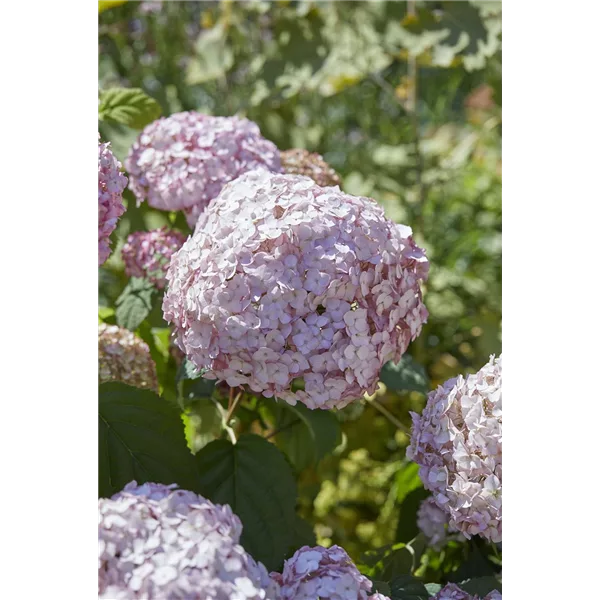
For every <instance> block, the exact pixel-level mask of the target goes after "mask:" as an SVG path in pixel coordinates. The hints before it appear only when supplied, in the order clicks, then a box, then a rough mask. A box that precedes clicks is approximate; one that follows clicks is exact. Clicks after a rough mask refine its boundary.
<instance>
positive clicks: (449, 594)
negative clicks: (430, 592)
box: [432, 583, 502, 600]
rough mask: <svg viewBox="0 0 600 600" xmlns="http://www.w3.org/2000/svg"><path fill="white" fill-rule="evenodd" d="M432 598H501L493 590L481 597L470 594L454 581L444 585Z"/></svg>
mask: <svg viewBox="0 0 600 600" xmlns="http://www.w3.org/2000/svg"><path fill="white" fill-rule="evenodd" d="M432 600H502V594H501V593H500V592H498V591H497V590H494V591H492V592H490V593H489V594H487V595H486V596H484V597H483V599H482V598H481V597H480V596H477V595H475V596H471V594H469V593H468V592H465V591H464V590H463V589H461V588H460V587H458V586H457V585H456V584H455V583H448V584H447V585H445V586H444V587H443V588H442V589H441V590H440V591H439V592H438V593H437V594H436V595H435V596H434V597H433V598H432Z"/></svg>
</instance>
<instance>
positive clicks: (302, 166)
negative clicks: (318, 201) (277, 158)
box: [281, 148, 340, 187]
mask: <svg viewBox="0 0 600 600" xmlns="http://www.w3.org/2000/svg"><path fill="white" fill-rule="evenodd" d="M281 168H282V169H283V172H284V173H287V174H288V175H304V176H306V177H310V178H311V179H312V180H313V181H314V182H315V183H316V184H317V185H320V186H321V187H329V186H334V185H340V176H339V175H338V174H337V173H336V172H335V171H334V170H333V169H332V168H331V167H330V166H329V165H328V164H327V163H326V162H325V161H324V160H323V157H322V156H321V155H320V154H317V153H316V152H309V151H308V150H304V149H303V148H292V149H291V150H284V151H283V152H282V153H281Z"/></svg>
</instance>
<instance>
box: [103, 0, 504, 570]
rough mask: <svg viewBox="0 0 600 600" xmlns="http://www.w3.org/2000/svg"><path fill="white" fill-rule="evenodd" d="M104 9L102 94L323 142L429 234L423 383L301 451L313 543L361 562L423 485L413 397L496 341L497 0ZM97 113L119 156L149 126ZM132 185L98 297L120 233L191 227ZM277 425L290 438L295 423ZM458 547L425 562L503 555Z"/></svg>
mask: <svg viewBox="0 0 600 600" xmlns="http://www.w3.org/2000/svg"><path fill="white" fill-rule="evenodd" d="M100 9H101V14H100V17H99V30H98V33H99V87H100V89H101V90H106V89H109V88H111V87H115V86H122V87H139V88H142V89H143V90H144V91H145V92H146V93H147V94H148V95H150V96H152V97H153V98H155V99H156V100H157V101H158V102H159V104H160V105H161V108H162V114H163V115H169V114H172V113H174V112H179V111H183V110H198V111H201V112H205V113H209V114H213V115H233V114H239V115H243V116H246V117H248V118H250V119H252V120H253V121H255V122H256V123H258V125H259V126H260V129H261V131H262V133H263V135H264V136H265V137H267V138H269V139H271V140H272V141H273V142H275V144H277V146H278V147H279V148H280V149H282V150H283V149H287V148H291V147H301V148H307V149H308V150H310V151H316V152H319V153H320V154H322V155H323V157H324V158H325V160H326V161H327V162H328V163H330V164H331V165H332V166H333V167H334V168H335V169H336V170H337V171H338V172H339V173H340V175H341V177H342V181H343V183H342V189H343V190H344V191H346V192H348V193H351V194H355V195H366V196H370V197H373V198H375V199H376V200H377V201H378V202H380V203H381V204H382V205H383V207H384V208H385V211H386V214H387V215H388V216H389V217H390V218H392V219H394V220H396V221H398V222H402V223H405V224H407V225H410V226H411V227H412V228H413V231H414V234H415V238H416V241H417V243H418V244H420V245H422V246H423V247H425V248H426V250H427V255H428V257H429V260H430V263H431V270H430V278H429V281H428V283H427V285H426V286H425V289H424V292H425V304H426V306H427V308H428V309H429V313H430V315H429V320H428V323H427V325H426V326H425V327H424V328H423V332H422V334H421V336H420V337H419V338H418V339H417V340H416V341H415V342H413V343H412V345H411V347H410V349H409V352H410V354H411V356H412V358H413V359H414V361H415V362H416V363H418V364H420V365H422V366H423V367H424V373H423V380H424V381H425V384H424V385H418V386H413V387H414V389H412V390H411V391H407V390H406V386H402V385H401V386H395V385H394V384H393V377H392V379H390V380H388V385H387V387H386V385H385V384H383V383H382V384H380V389H379V391H378V392H377V393H376V394H375V396H374V397H373V398H371V399H364V400H362V401H361V402H360V403H357V404H356V406H353V407H349V408H348V409H344V410H343V411H340V412H339V413H338V414H337V417H338V419H339V421H340V423H341V432H340V436H339V440H337V441H338V442H340V443H339V444H338V445H337V448H336V450H335V452H334V453H333V455H331V454H330V455H328V456H325V457H324V458H322V459H321V460H318V459H319V456H318V455H313V456H311V457H309V459H306V457H304V458H302V459H301V460H299V461H298V462H297V463H296V465H295V467H296V470H297V475H298V480H299V493H300V507H299V508H300V513H301V514H302V516H303V517H304V518H305V519H306V520H307V521H308V522H309V523H310V524H311V525H312V526H313V528H314V532H315V534H316V536H317V540H318V542H319V543H321V544H323V545H329V544H333V543H339V544H341V545H342V546H344V548H346V549H347V550H348V552H349V553H350V554H351V556H352V557H353V558H354V559H355V560H359V557H360V556H362V555H363V553H364V552H366V551H367V550H372V549H373V548H378V547H384V546H386V545H389V544H393V543H395V542H408V541H409V540H410V539H412V538H414V536H416V535H417V528H416V510H417V507H418V504H419V502H420V500H421V499H422V498H424V497H425V496H426V495H427V494H426V492H425V491H424V490H423V488H422V485H421V483H420V480H419V478H418V474H417V468H416V465H414V464H411V463H409V462H407V461H406V459H405V448H406V445H407V442H408V435H407V433H408V432H409V428H410V415H409V411H410V410H417V411H420V410H421V408H422V407H423V404H424V401H425V395H424V393H423V392H424V391H426V390H427V389H432V388H433V387H435V386H437V385H439V384H440V383H442V382H443V381H444V380H446V379H448V378H449V377H453V376H455V375H457V374H458V373H468V372H475V371H477V370H478V369H479V368H480V367H481V366H482V365H483V364H484V363H485V362H486V361H487V360H488V358H489V355H490V354H492V353H495V354H496V355H498V354H499V353H500V352H501V239H502V236H501V169H502V162H501V130H502V114H501V104H502V94H501V92H502V88H501V50H500V46H501V44H500V38H501V13H500V10H501V4H500V2H474V1H471V2H305V1H302V2H290V1H280V2H252V1H251V2H243V3H242V2H238V3H234V2H229V1H222V2H162V3H161V2H104V3H102V2H101V3H100ZM99 127H100V132H101V134H102V137H103V139H105V140H109V141H111V143H112V147H113V150H114V151H115V153H116V154H117V156H118V157H119V158H120V159H121V160H123V159H124V157H125V156H126V154H127V151H128V149H129V147H130V145H131V143H132V141H133V140H134V139H135V137H136V136H137V135H138V132H137V131H135V130H132V129H128V128H126V127H123V126H119V125H116V124H115V125H109V124H107V123H101V124H100V125H99ZM125 198H126V200H127V202H128V211H127V212H126V214H125V215H124V216H123V218H122V219H121V221H120V224H119V227H118V229H117V231H116V232H115V234H114V238H113V239H114V242H113V245H114V247H115V248H116V251H115V252H114V253H113V255H112V257H111V259H110V260H109V261H108V262H107V263H106V264H105V265H104V266H103V267H102V268H101V269H100V275H99V278H100V282H99V283H100V298H99V302H100V305H101V306H104V307H111V306H114V302H115V299H116V298H117V297H118V295H119V294H120V292H121V291H122V290H123V288H124V286H125V284H126V282H127V279H126V277H125V276H124V274H123V265H122V262H121V259H120V247H121V246H122V244H123V241H124V239H125V237H126V236H127V234H128V233H130V232H131V231H135V230H139V229H149V228H154V227H159V226H162V225H164V224H171V225H175V226H176V227H178V228H180V229H181V230H183V231H185V232H189V229H188V228H187V225H186V224H185V221H184V220H183V219H182V218H181V215H175V214H169V213H164V212H159V211H156V210H153V209H151V208H149V207H148V206H147V205H146V204H144V205H142V206H141V207H139V208H138V207H136V206H135V203H134V201H133V197H132V195H131V193H130V192H128V191H127V192H126V194H125ZM159 305H160V303H159ZM159 305H158V306H157V307H156V308H157V310H155V311H154V312H155V313H156V314H153V315H151V318H150V319H149V320H148V322H147V323H144V324H143V325H142V330H141V331H140V335H142V336H143V337H144V338H145V339H146V340H147V341H149V343H150V344H151V349H152V352H153V354H155V356H156V358H157V365H158V368H159V378H161V377H162V378H163V379H164V378H166V377H167V372H166V371H167V370H168V369H171V370H172V371H173V372H174V369H175V368H176V366H175V365H174V359H173V357H172V356H170V354H169V348H168V330H167V329H166V324H165V323H164V322H163V321H162V316H161V314H160V306H159ZM104 310H105V316H106V319H105V320H107V321H108V322H111V318H113V317H112V313H111V309H110V308H107V309H104ZM161 357H162V358H161ZM171 375H172V373H171ZM425 378H426V379H425ZM426 380H427V381H426ZM390 382H391V383H390ZM408 387H410V386H408ZM395 388H397V389H395ZM163 392H164V393H165V395H166V390H163ZM204 433H205V432H204ZM274 439H275V441H276V442H277V443H278V444H280V445H281V444H284V445H285V444H287V449H288V450H289V448H290V447H291V446H290V444H291V443H292V442H291V441H290V434H289V432H288V436H287V438H285V439H284V438H283V436H282V435H278V436H277V435H276V436H275V437H274ZM292 441H293V440H292ZM336 443H337V442H336ZM459 546H460V545H459V544H457V543H454V545H452V544H451V545H450V546H449V547H447V548H446V549H445V550H442V554H440V553H439V552H434V551H433V550H427V551H423V552H421V553H420V559H419V560H420V566H419V567H418V568H419V569H421V572H427V576H428V578H429V580H435V578H437V579H438V580H439V579H440V578H444V577H447V578H451V577H452V575H451V574H449V573H451V572H453V571H456V570H457V569H459V570H460V569H463V570H464V569H465V568H466V569H467V571H468V568H469V567H468V565H469V564H471V563H473V562H474V563H476V564H477V565H479V566H478V567H477V569H478V573H480V572H484V574H485V570H486V568H489V567H490V564H493V563H494V560H496V559H495V558H494V556H495V555H496V553H497V550H496V549H493V550H494V553H491V550H490V549H487V550H486V549H485V548H484V549H482V545H481V544H480V543H479V542H474V541H471V542H470V543H469V544H467V545H464V544H463V546H464V547H459ZM482 557H483V558H482ZM482 560H483V561H484V562H485V565H484V567H482V566H481V565H482V564H484V563H481V561H482ZM477 561H479V563H478V562H477ZM486 561H487V562H486ZM465 564H466V565H467V567H465ZM486 565H487V567H486ZM417 571H418V569H417ZM461 575H464V573H461Z"/></svg>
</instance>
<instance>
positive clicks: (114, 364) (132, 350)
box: [98, 323, 158, 392]
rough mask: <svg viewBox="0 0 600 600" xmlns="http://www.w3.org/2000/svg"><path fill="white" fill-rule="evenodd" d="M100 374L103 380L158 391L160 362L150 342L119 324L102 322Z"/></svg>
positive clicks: (99, 351)
mask: <svg viewBox="0 0 600 600" xmlns="http://www.w3.org/2000/svg"><path fill="white" fill-rule="evenodd" d="M98 377H99V380H100V383H104V382H107V381H122V382H123V383H127V384H128V385H132V386H134V387H139V388H142V389H150V390H154V391H156V392H158V381H157V379H156V365H155V364H154V361H153V360H152V356H151V355H150V348H149V347H148V344H146V342H144V341H143V340H142V339H140V338H139V337H137V336H136V335H135V334H133V333H132V332H131V331H129V330H128V329H125V328H123V327H118V326H117V325H107V324H106V323H100V324H99V325H98Z"/></svg>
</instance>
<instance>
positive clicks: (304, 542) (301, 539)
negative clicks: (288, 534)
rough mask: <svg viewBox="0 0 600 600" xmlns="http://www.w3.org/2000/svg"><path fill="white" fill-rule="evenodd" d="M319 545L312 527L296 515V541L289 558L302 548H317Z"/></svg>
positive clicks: (289, 551) (292, 545)
mask: <svg viewBox="0 0 600 600" xmlns="http://www.w3.org/2000/svg"><path fill="white" fill-rule="evenodd" d="M316 544H317V536H316V535H315V532H314V531H313V528H312V525H311V524H310V523H309V522H308V521H305V520H304V519H303V518H302V517H299V516H298V515H296V520H295V522H294V539H293V541H292V544H291V546H290V549H289V550H288V556H291V555H292V554H294V552H296V550H298V548H302V546H315V545H316Z"/></svg>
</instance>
